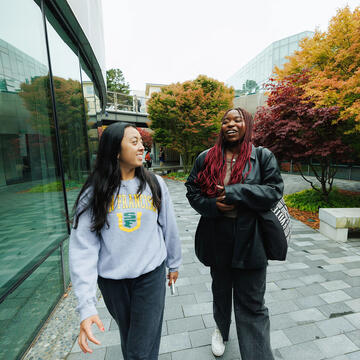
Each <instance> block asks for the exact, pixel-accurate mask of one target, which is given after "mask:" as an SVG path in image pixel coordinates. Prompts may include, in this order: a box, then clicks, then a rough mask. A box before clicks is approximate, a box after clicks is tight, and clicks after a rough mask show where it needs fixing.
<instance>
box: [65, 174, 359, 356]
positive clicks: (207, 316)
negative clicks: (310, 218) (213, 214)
mask: <svg viewBox="0 0 360 360" xmlns="http://www.w3.org/2000/svg"><path fill="white" fill-rule="evenodd" d="M167 184H168V187H169V190H170V193H171V196H172V199H173V202H174V206H175V211H176V216H177V222H178V227H179V233H180V238H181V241H182V251H183V265H182V266H181V268H180V271H179V273H180V277H179V280H178V281H177V287H176V295H175V296H171V295H170V293H169V292H168V291H167V295H166V306H165V315H164V324H163V331H162V338H161V346H160V356H159V359H160V360H183V359H186V360H193V359H194V360H195V359H196V360H209V359H214V356H213V355H212V353H211V347H210V342H211V334H212V331H213V329H214V326H215V324H214V320H213V317H212V295H211V291H210V286H211V277H210V274H209V269H208V268H206V267H205V266H203V265H202V264H201V263H199V261H198V260H197V258H196V256H195V253H194V242H193V238H194V232H195V229H196V225H197V222H198V220H199V215H198V214H197V213H196V212H195V211H194V210H193V209H191V207H190V206H189V205H188V202H187V200H186V197H185V191H184V186H183V184H182V183H180V182H175V181H171V180H167ZM359 245H360V239H359V241H354V242H349V243H346V244H339V243H336V242H334V241H331V240H328V239H327V238H326V237H324V236H323V235H321V234H320V233H319V232H317V231H315V230H312V229H311V228H309V227H308V226H306V225H304V224H303V223H301V222H299V221H295V220H294V222H293V237H292V241H291V246H290V248H289V253H288V258H287V261H285V262H276V261H273V262H271V263H270V265H269V267H268V275H267V291H266V297H265V298H266V304H267V306H268V308H269V311H270V315H271V343H272V347H273V350H274V354H275V357H276V359H284V360H322V359H332V360H355V359H360V250H359V248H358V246H359ZM98 309H99V313H100V315H101V317H102V319H103V321H104V324H105V329H106V332H105V334H102V333H100V332H99V331H98V330H95V333H96V334H97V336H98V338H99V340H100V341H101V342H102V345H101V346H99V347H96V346H95V345H93V346H92V348H93V349H94V353H93V354H91V355H89V354H87V355H86V356H84V355H83V354H81V353H80V349H79V347H78V345H77V343H75V345H74V346H73V348H72V350H71V353H70V354H69V356H68V357H67V359H68V360H78V359H89V360H90V359H97V360H115V359H122V355H121V350H120V337H119V333H118V330H117V326H116V324H115V323H114V321H113V320H112V319H111V318H110V315H109V313H108V312H107V310H106V308H105V305H104V303H103V301H100V302H99V305H98ZM222 359H224V360H239V359H241V357H240V353H239V348H238V343H237V339H236V330H235V327H234V322H233V323H232V325H231V331H230V340H229V342H228V344H227V346H226V351H225V354H224V355H223V357H222ZM259 360H260V359H259Z"/></svg>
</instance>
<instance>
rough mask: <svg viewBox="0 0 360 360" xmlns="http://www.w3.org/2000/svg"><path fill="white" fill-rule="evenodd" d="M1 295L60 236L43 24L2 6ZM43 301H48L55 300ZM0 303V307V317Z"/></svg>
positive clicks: (35, 10) (28, 9) (29, 7)
mask: <svg viewBox="0 0 360 360" xmlns="http://www.w3.org/2000/svg"><path fill="white" fill-rule="evenodd" d="M0 13H1V15H2V16H1V17H2V20H1V21H2V23H1V27H0V203H1V208H0V239H1V241H0V295H3V294H4V293H6V292H7V291H8V290H9V289H10V288H11V287H12V286H13V285H14V284H15V283H16V282H17V281H18V280H19V279H20V278H21V277H23V276H24V275H25V274H26V273H27V272H28V271H29V269H31V268H32V266H33V265H34V264H35V263H37V262H38V261H39V260H41V259H42V258H43V257H44V255H45V254H47V253H48V251H49V249H52V248H54V246H56V244H59V242H60V240H62V239H63V238H64V237H65V236H66V234H67V231H66V224H65V214H64V199H63V193H62V191H61V182H60V176H59V166H58V157H57V151H56V142H55V129H54V122H53V114H52V105H51V96H50V87H49V78H48V66H47V64H48V60H47V55H46V47H45V36H44V27H43V19H42V14H41V11H40V8H39V7H38V6H37V5H36V3H35V2H34V1H32V0H18V1H14V2H12V1H11V2H5V1H2V2H0ZM47 301H48V302H50V303H52V301H53V298H52V297H48V298H47ZM3 306H4V305H3V303H2V304H0V311H1V313H2V311H3V310H2V309H3Z"/></svg>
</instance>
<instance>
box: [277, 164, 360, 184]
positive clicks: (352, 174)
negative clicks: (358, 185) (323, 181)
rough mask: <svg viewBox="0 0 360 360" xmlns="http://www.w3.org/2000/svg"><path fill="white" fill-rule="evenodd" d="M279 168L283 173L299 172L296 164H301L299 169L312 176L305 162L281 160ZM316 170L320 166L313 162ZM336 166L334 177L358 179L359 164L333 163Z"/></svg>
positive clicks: (359, 174)
mask: <svg viewBox="0 0 360 360" xmlns="http://www.w3.org/2000/svg"><path fill="white" fill-rule="evenodd" d="M279 165H280V169H281V172H283V173H288V174H299V173H300V172H299V169H298V166H301V170H302V172H303V174H304V175H308V176H309V175H310V176H314V173H313V171H312V170H311V167H310V166H309V165H308V164H305V163H297V164H295V162H293V161H282V162H280V164H279ZM313 166H314V167H315V169H316V170H319V169H320V166H319V165H317V164H313ZM334 167H335V168H336V174H335V179H344V180H354V181H359V180H360V166H358V165H334Z"/></svg>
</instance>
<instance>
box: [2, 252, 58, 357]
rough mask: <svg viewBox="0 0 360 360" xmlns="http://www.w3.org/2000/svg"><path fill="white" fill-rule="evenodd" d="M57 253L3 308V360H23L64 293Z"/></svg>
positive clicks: (4, 303)
mask: <svg viewBox="0 0 360 360" xmlns="http://www.w3.org/2000/svg"><path fill="white" fill-rule="evenodd" d="M60 269H61V266H60V250H59V249H57V250H56V251H55V252H54V253H53V254H52V255H50V256H49V258H48V259H46V260H45V261H44V263H43V264H41V265H40V266H39V268H38V269H36V270H35V271H34V272H33V273H32V274H31V275H30V276H29V277H28V278H27V279H26V280H25V281H24V282H23V283H22V284H21V285H20V286H19V287H18V288H17V289H16V290H15V291H14V292H13V293H12V294H10V295H9V296H8V297H7V298H6V299H5V301H4V302H3V303H2V304H1V312H0V314H1V326H0V359H20V358H21V354H22V353H24V351H26V349H27V348H28V347H29V345H30V343H31V341H32V339H33V337H34V336H35V335H36V333H37V332H38V330H39V328H40V326H41V325H42V323H43V322H44V321H45V320H46V319H47V317H48V316H49V314H50V312H51V310H52V309H53V307H54V306H55V304H56V302H57V301H58V299H59V298H60V296H61V295H62V292H63V283H62V274H61V270H60Z"/></svg>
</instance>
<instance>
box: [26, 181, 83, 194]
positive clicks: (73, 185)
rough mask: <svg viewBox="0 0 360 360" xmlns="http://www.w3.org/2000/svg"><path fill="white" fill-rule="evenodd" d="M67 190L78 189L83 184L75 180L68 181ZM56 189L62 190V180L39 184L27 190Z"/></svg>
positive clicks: (35, 191)
mask: <svg viewBox="0 0 360 360" xmlns="http://www.w3.org/2000/svg"><path fill="white" fill-rule="evenodd" d="M65 184H66V190H72V189H77V188H80V187H81V186H82V184H79V183H77V182H75V181H66V183H65ZM56 191H62V184H61V181H54V182H51V183H48V184H45V185H37V186H34V187H32V188H30V189H29V190H27V191H26V192H30V193H47V192H56Z"/></svg>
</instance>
